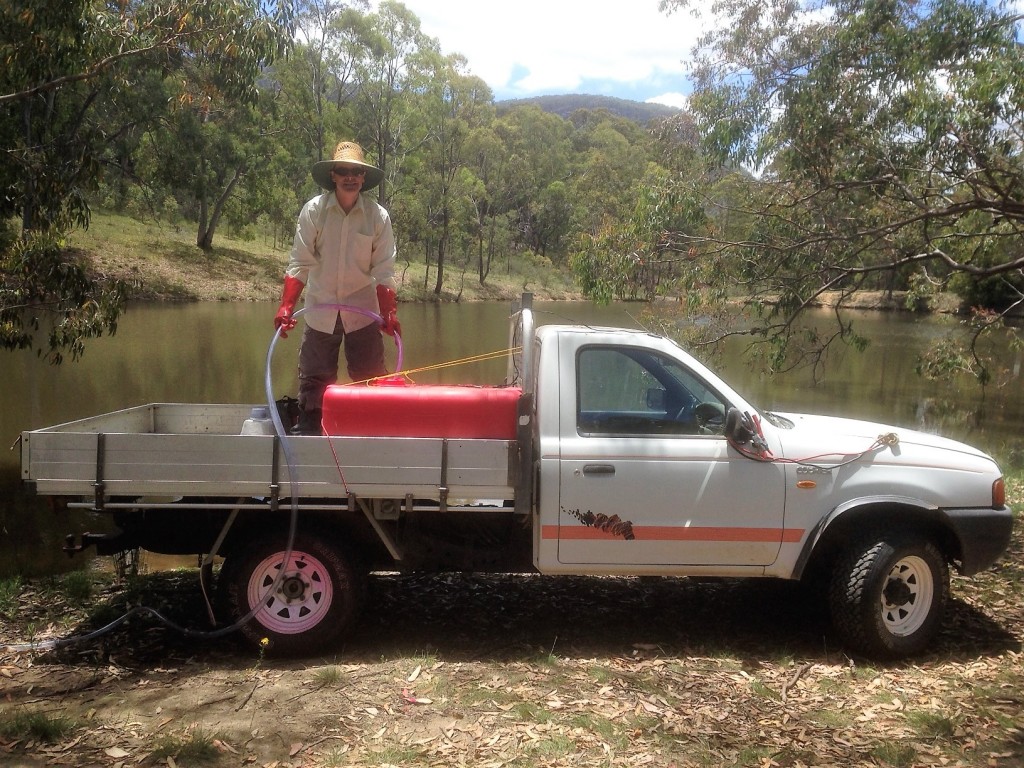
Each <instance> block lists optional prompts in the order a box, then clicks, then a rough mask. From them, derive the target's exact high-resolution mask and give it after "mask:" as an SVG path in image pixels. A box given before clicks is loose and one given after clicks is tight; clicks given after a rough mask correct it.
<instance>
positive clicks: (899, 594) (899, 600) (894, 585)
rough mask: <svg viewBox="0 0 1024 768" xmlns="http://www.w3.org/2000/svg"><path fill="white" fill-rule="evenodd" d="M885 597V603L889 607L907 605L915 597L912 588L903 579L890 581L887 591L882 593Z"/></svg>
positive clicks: (886, 586)
mask: <svg viewBox="0 0 1024 768" xmlns="http://www.w3.org/2000/svg"><path fill="white" fill-rule="evenodd" d="M882 594H883V596H884V597H885V602H886V603H888V604H889V605H896V606H899V605H906V604H907V603H909V602H910V600H911V598H912V597H913V592H911V590H910V587H909V586H908V585H907V583H906V582H905V581H903V580H902V579H896V578H893V579H889V583H888V584H886V585H885V590H884V591H883V592H882Z"/></svg>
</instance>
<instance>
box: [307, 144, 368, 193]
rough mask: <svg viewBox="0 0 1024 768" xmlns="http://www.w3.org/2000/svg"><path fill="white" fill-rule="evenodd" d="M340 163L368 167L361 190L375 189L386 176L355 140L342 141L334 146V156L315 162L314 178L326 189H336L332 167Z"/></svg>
mask: <svg viewBox="0 0 1024 768" xmlns="http://www.w3.org/2000/svg"><path fill="white" fill-rule="evenodd" d="M339 163H345V164H346V165H361V166H362V167H363V168H365V169H366V176H364V177H363V186H362V190H361V191H364V192H365V191H366V190H367V189H373V188H374V187H376V186H377V185H378V184H380V182H381V179H383V178H384V171H382V170H381V169H380V168H378V167H377V166H375V165H370V164H369V163H368V162H366V160H365V159H364V157H363V148H362V147H360V146H359V145H358V144H356V143H355V142H354V141H342V142H339V144H338V146H336V147H335V148H334V158H333V159H331V160H321V161H320V162H319V163H313V171H312V173H313V180H314V181H315V182H316V183H317V184H319V185H320V186H321V187H323V188H324V189H334V179H332V178H331V169H332V168H333V167H334V166H335V165H338V164H339Z"/></svg>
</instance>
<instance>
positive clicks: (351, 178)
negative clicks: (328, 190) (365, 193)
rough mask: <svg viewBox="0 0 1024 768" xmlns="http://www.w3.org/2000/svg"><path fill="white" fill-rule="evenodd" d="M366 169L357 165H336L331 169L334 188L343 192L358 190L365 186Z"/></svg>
mask: <svg viewBox="0 0 1024 768" xmlns="http://www.w3.org/2000/svg"><path fill="white" fill-rule="evenodd" d="M365 176H366V169H365V168H360V167H359V166H357V165H344V164H340V165H336V166H334V168H332V169H331V178H332V179H334V188H335V189H339V190H341V191H342V192H358V191H359V190H360V189H362V188H363V179H364V178H365Z"/></svg>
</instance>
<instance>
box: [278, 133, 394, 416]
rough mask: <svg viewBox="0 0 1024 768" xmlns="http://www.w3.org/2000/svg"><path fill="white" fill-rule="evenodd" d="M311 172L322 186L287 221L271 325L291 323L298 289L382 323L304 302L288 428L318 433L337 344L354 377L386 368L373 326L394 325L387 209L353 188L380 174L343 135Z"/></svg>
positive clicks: (313, 300)
mask: <svg viewBox="0 0 1024 768" xmlns="http://www.w3.org/2000/svg"><path fill="white" fill-rule="evenodd" d="M312 174H313V179H314V180H315V181H316V182H317V184H319V185H320V186H321V187H323V188H324V189H326V190H328V191H327V192H326V193H324V194H321V195H317V196H316V197H314V198H313V199H312V200H310V201H309V202H307V203H306V204H305V205H304V206H303V207H302V210H301V211H300V212H299V218H298V221H297V223H296V225H295V240H294V242H293V244H292V251H291V256H290V258H289V260H288V268H287V270H286V271H285V277H284V291H283V293H282V298H281V306H280V308H279V309H278V310H277V315H276V316H275V317H274V325H275V326H276V327H278V328H280V329H281V336H285V335H286V334H287V331H289V330H291V329H292V328H294V327H295V323H296V320H295V318H294V317H292V313H293V312H294V311H295V304H296V302H297V301H298V299H299V296H300V294H301V293H302V289H303V286H308V288H309V290H308V291H306V306H308V307H314V306H317V305H323V304H335V305H337V304H344V305H346V306H350V307H355V308H357V309H361V310H366V311H369V312H374V313H378V314H380V316H381V317H382V318H383V321H384V322H383V325H381V326H378V324H377V323H375V322H374V320H373V319H372V318H371V317H368V316H366V315H364V314H361V313H358V312H345V311H338V310H337V309H333V308H325V309H310V310H309V311H308V312H306V313H305V314H303V317H304V318H305V320H306V327H305V330H304V331H303V333H302V342H301V345H300V347H299V409H300V414H299V421H298V423H297V424H296V425H295V427H294V428H293V430H292V432H293V433H295V434H303V435H318V434H320V422H321V414H322V403H323V395H324V390H325V389H326V388H327V386H328V385H329V384H333V383H335V382H336V381H337V379H338V355H339V352H340V350H341V346H342V344H344V347H345V362H346V364H347V368H348V375H349V377H350V378H351V379H352V380H353V381H362V380H364V379H370V378H373V377H375V376H384V375H385V374H387V368H386V367H385V364H384V341H383V337H382V336H381V330H382V329H383V331H384V332H385V333H388V334H390V335H392V336H393V335H394V334H395V332H396V331H397V332H398V333H399V334H401V326H400V325H399V323H398V317H397V314H396V313H397V309H398V304H397V298H396V296H395V278H394V264H395V236H394V233H393V232H392V230H391V218H390V216H389V215H388V212H387V211H386V210H385V209H384V208H383V206H381V205H379V204H378V203H377V202H375V201H373V200H371V199H369V198H368V197H364V196H363V195H362V194H361V193H362V192H364V191H366V190H368V189H373V188H374V187H376V186H377V185H378V184H379V183H380V181H381V179H382V178H383V176H384V174H383V172H382V171H381V170H380V168H377V167H376V166H374V165H371V164H370V163H367V162H366V161H365V159H364V156H363V150H362V147H360V146H359V145H358V144H356V143H354V142H351V141H343V142H341V143H339V144H338V146H337V147H336V148H335V150H334V157H333V159H331V160H323V161H321V162H318V163H315V164H314V165H313V169H312Z"/></svg>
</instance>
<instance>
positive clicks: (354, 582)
mask: <svg viewBox="0 0 1024 768" xmlns="http://www.w3.org/2000/svg"><path fill="white" fill-rule="evenodd" d="M287 544H288V541H287V536H285V535H282V534H277V535H272V536H264V537H261V538H259V539H256V540H254V541H250V542H247V543H246V544H245V546H244V547H242V548H240V549H239V550H236V551H235V552H234V553H232V554H229V555H228V557H227V558H226V559H225V561H224V566H223V568H222V569H221V573H220V579H219V590H218V591H219V593H220V595H221V597H222V601H223V606H224V608H225V609H226V611H227V612H228V615H229V616H230V617H231V620H232V621H238V620H239V619H241V618H242V617H244V616H246V615H247V614H248V613H249V612H250V611H251V610H252V609H253V607H254V606H256V605H259V604H262V606H263V607H262V609H261V610H259V611H257V613H256V614H255V615H254V616H253V617H252V618H251V619H249V620H248V621H247V622H245V623H244V624H243V625H242V626H241V631H242V633H243V634H244V635H245V636H246V638H247V639H248V640H250V641H252V642H253V643H256V644H258V645H260V644H262V645H266V646H267V649H268V651H269V652H271V653H274V654H275V655H280V656H296V655H309V654H313V653H316V652H318V651H322V650H324V649H327V648H330V647H331V646H332V645H334V644H335V643H337V641H338V640H339V639H340V638H341V636H342V635H343V634H344V632H345V630H346V629H347V628H348V626H349V624H350V623H351V621H352V619H353V618H354V617H355V614H356V612H357V611H358V608H359V603H360V600H361V597H362V588H361V585H362V577H361V574H360V573H359V571H358V570H357V569H355V568H354V566H353V564H352V559H351V558H350V557H349V556H348V555H347V554H346V553H345V552H344V550H342V549H341V548H339V547H338V546H336V545H333V544H326V543H324V541H323V540H321V538H319V537H315V536H310V535H309V534H303V533H298V534H296V536H295V541H294V542H293V543H292V551H291V554H290V556H289V558H288V561H287V563H285V559H284V556H285V554H286V551H285V550H286V547H287ZM278 574H281V576H280V578H278ZM275 582H276V583H277V584H276V588H274V589H273V591H271V588H272V587H274V586H275Z"/></svg>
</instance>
